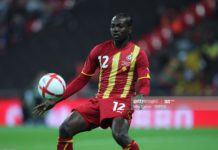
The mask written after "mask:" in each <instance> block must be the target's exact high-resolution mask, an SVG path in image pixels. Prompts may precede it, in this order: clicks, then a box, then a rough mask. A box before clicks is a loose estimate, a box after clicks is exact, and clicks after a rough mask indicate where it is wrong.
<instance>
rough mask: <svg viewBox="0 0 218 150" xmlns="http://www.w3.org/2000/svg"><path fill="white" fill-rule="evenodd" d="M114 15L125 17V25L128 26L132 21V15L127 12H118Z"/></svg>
mask: <svg viewBox="0 0 218 150" xmlns="http://www.w3.org/2000/svg"><path fill="white" fill-rule="evenodd" d="M114 17H117V18H126V20H127V25H128V26H132V22H133V21H132V17H131V16H130V15H129V14H127V13H118V14H116V15H115V16H114Z"/></svg>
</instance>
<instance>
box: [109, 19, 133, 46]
mask: <svg viewBox="0 0 218 150" xmlns="http://www.w3.org/2000/svg"><path fill="white" fill-rule="evenodd" d="M110 31H111V35H112V38H113V39H114V40H115V41H119V42H121V41H124V40H125V39H127V38H129V34H130V33H131V27H130V26H128V24H127V19H126V18H119V17H114V18H113V19H112V20H111V27H110Z"/></svg>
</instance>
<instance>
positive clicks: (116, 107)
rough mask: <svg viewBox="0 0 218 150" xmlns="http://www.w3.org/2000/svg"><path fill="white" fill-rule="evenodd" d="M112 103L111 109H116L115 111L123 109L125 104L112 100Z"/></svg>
mask: <svg viewBox="0 0 218 150" xmlns="http://www.w3.org/2000/svg"><path fill="white" fill-rule="evenodd" d="M113 103H114V107H113V111H117V112H122V111H124V108H125V106H126V105H125V104H124V103H119V102H117V101H114V102H113Z"/></svg>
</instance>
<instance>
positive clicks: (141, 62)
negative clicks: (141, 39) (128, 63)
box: [136, 50, 150, 80]
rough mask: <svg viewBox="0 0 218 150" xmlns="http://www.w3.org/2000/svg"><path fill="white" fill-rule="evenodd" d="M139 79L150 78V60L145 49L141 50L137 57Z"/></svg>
mask: <svg viewBox="0 0 218 150" xmlns="http://www.w3.org/2000/svg"><path fill="white" fill-rule="evenodd" d="M136 66H137V79H138V80H140V79H150V71H149V62H148V58H147V55H146V53H145V51H144V50H140V52H139V55H138V57H137V62H136Z"/></svg>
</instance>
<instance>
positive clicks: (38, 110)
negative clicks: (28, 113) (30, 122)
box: [33, 100, 56, 116]
mask: <svg viewBox="0 0 218 150" xmlns="http://www.w3.org/2000/svg"><path fill="white" fill-rule="evenodd" d="M55 104H56V101H55V100H45V102H43V103H41V104H39V105H37V106H35V107H34V108H33V115H34V116H40V115H42V114H43V113H44V112H46V111H47V110H49V109H51V108H52V107H54V106H55Z"/></svg>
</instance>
